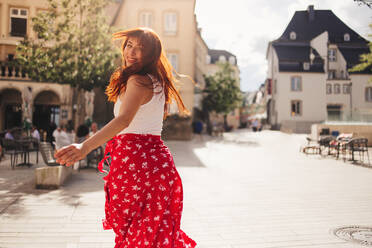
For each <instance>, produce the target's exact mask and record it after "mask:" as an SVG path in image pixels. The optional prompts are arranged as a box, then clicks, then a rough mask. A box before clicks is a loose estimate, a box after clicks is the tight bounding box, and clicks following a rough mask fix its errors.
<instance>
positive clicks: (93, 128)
mask: <svg viewBox="0 0 372 248" xmlns="http://www.w3.org/2000/svg"><path fill="white" fill-rule="evenodd" d="M97 131H98V126H97V123H96V122H92V124H91V125H90V132H89V136H93V135H94V134H95V133H96V132H97Z"/></svg>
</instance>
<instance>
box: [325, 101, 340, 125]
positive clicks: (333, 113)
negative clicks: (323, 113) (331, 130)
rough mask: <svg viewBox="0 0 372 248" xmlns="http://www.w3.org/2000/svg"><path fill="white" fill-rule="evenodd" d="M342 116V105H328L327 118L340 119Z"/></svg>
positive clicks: (330, 119)
mask: <svg viewBox="0 0 372 248" xmlns="http://www.w3.org/2000/svg"><path fill="white" fill-rule="evenodd" d="M341 116H342V108H341V105H327V119H328V120H329V121H339V120H341Z"/></svg>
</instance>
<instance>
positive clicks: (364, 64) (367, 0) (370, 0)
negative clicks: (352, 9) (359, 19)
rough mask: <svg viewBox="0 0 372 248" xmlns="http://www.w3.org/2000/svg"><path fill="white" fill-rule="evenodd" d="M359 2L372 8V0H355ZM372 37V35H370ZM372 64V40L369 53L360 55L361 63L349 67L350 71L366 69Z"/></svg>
mask: <svg viewBox="0 0 372 248" xmlns="http://www.w3.org/2000/svg"><path fill="white" fill-rule="evenodd" d="M354 1H355V2H358V4H359V5H361V4H365V5H366V6H368V7H369V8H372V0H354ZM369 27H370V28H372V24H369ZM368 37H372V35H371V34H370V35H368ZM371 66H372V42H370V43H369V53H365V54H362V55H361V56H360V63H359V64H357V65H355V66H354V67H353V68H351V69H349V71H350V72H357V71H364V70H365V69H367V68H369V67H371Z"/></svg>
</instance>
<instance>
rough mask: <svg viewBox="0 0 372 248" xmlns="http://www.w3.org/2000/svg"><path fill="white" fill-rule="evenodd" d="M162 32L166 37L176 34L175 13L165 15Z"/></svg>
mask: <svg viewBox="0 0 372 248" xmlns="http://www.w3.org/2000/svg"><path fill="white" fill-rule="evenodd" d="M164 31H165V34H166V35H176V34H177V13H174V12H168V13H165V15H164Z"/></svg>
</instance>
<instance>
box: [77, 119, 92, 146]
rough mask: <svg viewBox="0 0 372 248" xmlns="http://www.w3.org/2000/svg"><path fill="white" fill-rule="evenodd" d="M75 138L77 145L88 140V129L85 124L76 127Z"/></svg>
mask: <svg viewBox="0 0 372 248" xmlns="http://www.w3.org/2000/svg"><path fill="white" fill-rule="evenodd" d="M76 138H77V140H76V142H77V143H82V142H84V141H85V140H86V139H88V138H89V127H88V126H87V125H86V124H81V125H80V126H78V128H77V131H76Z"/></svg>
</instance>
